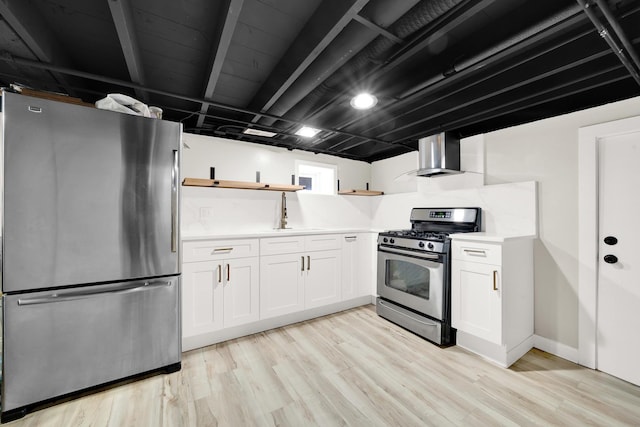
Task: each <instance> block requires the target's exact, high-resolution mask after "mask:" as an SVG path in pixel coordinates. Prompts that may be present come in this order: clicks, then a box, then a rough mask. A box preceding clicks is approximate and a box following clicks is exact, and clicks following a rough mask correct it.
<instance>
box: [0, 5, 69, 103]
mask: <svg viewBox="0 0 640 427" xmlns="http://www.w3.org/2000/svg"><path fill="white" fill-rule="evenodd" d="M0 14H1V15H2V17H3V18H4V20H5V21H7V23H8V24H9V25H10V26H11V28H13V30H14V31H15V32H16V34H17V35H18V36H19V37H20V38H21V39H22V41H23V42H24V43H25V44H26V45H27V47H28V48H29V49H30V50H31V51H32V52H33V54H34V55H35V57H36V58H38V60H40V61H42V62H45V63H51V64H57V65H60V66H70V65H71V64H70V61H69V59H68V56H67V54H66V53H65V51H64V49H63V48H62V47H61V46H59V45H58V43H57V42H56V37H55V35H54V34H53V32H52V31H51V30H50V29H49V26H48V25H47V23H46V21H45V20H44V19H43V18H42V17H41V16H40V14H39V13H38V12H37V10H33V9H32V8H31V7H30V5H29V2H26V1H24V0H2V1H0ZM52 75H53V77H54V79H55V80H56V81H57V82H58V84H60V86H61V87H62V88H63V89H64V91H65V92H66V93H68V94H69V95H73V96H75V95H76V94H75V92H74V91H73V90H72V88H71V82H69V80H68V78H67V77H66V76H64V75H62V74H60V73H56V72H53V73H52Z"/></svg>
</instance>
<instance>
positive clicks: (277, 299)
mask: <svg viewBox="0 0 640 427" xmlns="http://www.w3.org/2000/svg"><path fill="white" fill-rule="evenodd" d="M303 261H304V256H303V255H299V254H283V255H267V256H263V257H260V289H261V291H262V292H261V293H260V318H261V319H267V318H269V317H274V316H281V315H283V314H289V313H293V312H296V311H299V310H303V309H304V269H303V266H302V262H303Z"/></svg>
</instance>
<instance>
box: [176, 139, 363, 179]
mask: <svg viewBox="0 0 640 427" xmlns="http://www.w3.org/2000/svg"><path fill="white" fill-rule="evenodd" d="M182 141H183V142H184V143H185V145H186V146H185V147H183V149H182V176H183V177H189V178H209V168H210V167H215V168H216V178H217V179H225V180H232V181H252V182H255V180H256V171H260V182H266V183H274V184H291V175H293V174H295V161H296V160H307V161H310V162H317V163H329V164H333V165H337V167H338V177H337V179H339V180H340V188H341V189H348V188H357V189H363V188H365V187H366V184H367V183H368V182H370V181H371V167H370V165H369V164H368V163H366V162H358V161H355V160H349V159H342V158H339V157H335V156H329V155H326V154H313V153H310V152H307V151H301V150H293V151H290V150H287V149H285V148H280V147H271V146H268V145H260V144H252V143H248V142H243V141H236V140H231V139H225V138H216V137H209V136H202V135H196V134H192V133H185V134H183V136H182ZM186 147H189V148H186Z"/></svg>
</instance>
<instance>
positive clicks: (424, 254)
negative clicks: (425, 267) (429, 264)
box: [378, 247, 440, 261]
mask: <svg viewBox="0 0 640 427" xmlns="http://www.w3.org/2000/svg"><path fill="white" fill-rule="evenodd" d="M378 252H384V253H388V254H396V255H409V256H412V257H415V258H421V259H429V260H436V261H437V260H439V259H440V255H439V254H433V253H429V252H413V251H405V250H403V249H390V248H382V247H379V248H378Z"/></svg>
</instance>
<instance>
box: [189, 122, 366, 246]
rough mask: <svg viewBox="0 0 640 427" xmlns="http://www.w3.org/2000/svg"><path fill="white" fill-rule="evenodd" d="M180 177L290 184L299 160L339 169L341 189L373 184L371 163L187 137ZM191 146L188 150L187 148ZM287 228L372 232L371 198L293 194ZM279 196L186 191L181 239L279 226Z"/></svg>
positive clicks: (254, 192)
mask: <svg viewBox="0 0 640 427" xmlns="http://www.w3.org/2000/svg"><path fill="white" fill-rule="evenodd" d="M183 142H184V143H185V145H186V146H184V147H183V150H182V169H181V175H182V177H183V178H184V177H189V178H209V167H215V168H216V178H218V179H225V180H236V181H255V178H256V171H260V181H261V182H265V183H274V184H290V183H291V175H292V174H294V173H295V161H296V160H299V159H300V160H307V161H313V162H320V163H328V164H333V165H337V167H338V179H340V183H341V188H343V189H345V188H359V189H362V188H365V186H366V183H367V182H369V181H370V170H371V167H370V165H369V164H368V163H365V162H358V161H353V160H348V159H341V158H338V157H333V156H327V155H322V154H318V155H315V154H313V153H308V152H304V151H299V150H294V151H289V150H286V149H284V148H277V147H269V146H263V145H258V144H250V143H246V142H241V141H235V140H228V139H223V138H213V137H206V136H201V135H194V134H184V135H183ZM187 146H188V147H189V148H187ZM286 197H287V213H288V224H287V226H288V227H292V228H362V229H369V228H370V227H371V202H370V200H369V198H367V197H359V196H338V195H318V194H309V193H304V192H289V193H286ZM280 203H281V192H278V191H262V190H260V191H258V190H234V189H221V188H201V187H182V219H181V222H182V227H181V231H182V234H183V236H193V235H214V234H224V233H229V232H238V231H266V230H271V229H273V228H275V227H277V226H278V221H279V216H280Z"/></svg>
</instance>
